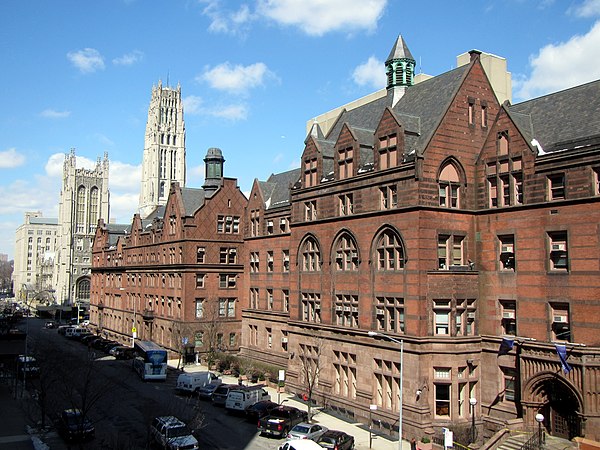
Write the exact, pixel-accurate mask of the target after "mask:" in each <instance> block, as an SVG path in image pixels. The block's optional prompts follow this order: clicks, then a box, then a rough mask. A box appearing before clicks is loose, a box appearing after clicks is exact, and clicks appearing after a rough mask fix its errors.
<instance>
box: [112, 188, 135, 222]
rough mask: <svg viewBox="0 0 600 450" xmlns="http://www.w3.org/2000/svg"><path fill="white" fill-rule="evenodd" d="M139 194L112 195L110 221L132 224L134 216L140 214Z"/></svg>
mask: <svg viewBox="0 0 600 450" xmlns="http://www.w3.org/2000/svg"><path fill="white" fill-rule="evenodd" d="M139 202H140V194H139V193H133V192H128V193H114V192H112V191H111V193H110V221H111V222H112V221H114V222H116V223H123V224H130V223H131V219H132V218H133V215H134V214H135V213H137V212H138V204H139Z"/></svg>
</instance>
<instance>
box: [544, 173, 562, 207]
mask: <svg viewBox="0 0 600 450" xmlns="http://www.w3.org/2000/svg"><path fill="white" fill-rule="evenodd" d="M563 199H565V175H564V174H562V173H559V174H556V175H550V176H548V200H563Z"/></svg>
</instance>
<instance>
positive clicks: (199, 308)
mask: <svg viewBox="0 0 600 450" xmlns="http://www.w3.org/2000/svg"><path fill="white" fill-rule="evenodd" d="M195 315H196V319H202V318H203V317H204V299H203V298H197V299H196V314H195Z"/></svg>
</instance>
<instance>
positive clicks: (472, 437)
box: [469, 397, 477, 443]
mask: <svg viewBox="0 0 600 450" xmlns="http://www.w3.org/2000/svg"><path fill="white" fill-rule="evenodd" d="M469 404H470V405H471V443H473V442H475V405H477V399H476V398H475V397H471V398H470V399H469Z"/></svg>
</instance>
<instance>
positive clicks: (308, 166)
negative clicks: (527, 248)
mask: <svg viewBox="0 0 600 450" xmlns="http://www.w3.org/2000/svg"><path fill="white" fill-rule="evenodd" d="M316 185H317V158H311V159H305V160H304V187H310V186H316Z"/></svg>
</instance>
